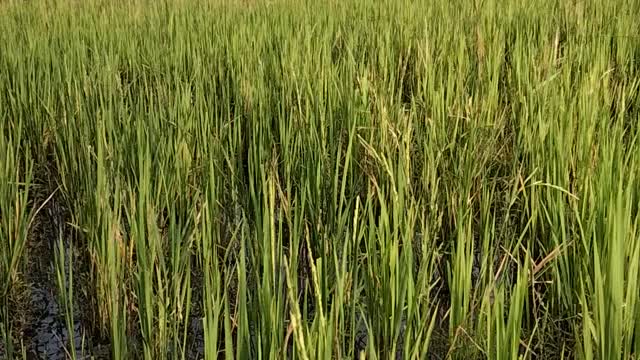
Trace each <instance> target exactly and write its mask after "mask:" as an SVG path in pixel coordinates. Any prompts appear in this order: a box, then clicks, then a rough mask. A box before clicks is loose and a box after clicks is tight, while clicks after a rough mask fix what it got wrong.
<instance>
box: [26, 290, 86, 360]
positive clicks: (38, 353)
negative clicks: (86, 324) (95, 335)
mask: <svg viewBox="0 0 640 360" xmlns="http://www.w3.org/2000/svg"><path fill="white" fill-rule="evenodd" d="M31 306H32V309H33V311H34V315H35V316H36V319H37V320H36V322H35V323H34V324H33V326H32V329H30V331H31V344H30V346H29V349H28V353H29V354H30V355H32V356H34V357H35V358H39V359H52V360H56V359H60V360H62V359H66V358H67V356H68V355H69V354H70V353H71V346H73V347H74V348H75V351H76V354H79V355H81V354H83V353H84V351H83V347H82V345H83V335H82V324H81V323H80V321H77V320H76V321H75V322H74V324H73V329H72V330H73V332H72V333H69V331H68V330H67V327H66V325H65V321H64V313H63V312H62V311H61V309H60V307H59V305H58V301H57V298H56V297H55V296H54V294H53V293H52V292H51V291H50V290H49V289H44V288H42V287H33V288H32V289H31Z"/></svg>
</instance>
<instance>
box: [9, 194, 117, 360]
mask: <svg viewBox="0 0 640 360" xmlns="http://www.w3.org/2000/svg"><path fill="white" fill-rule="evenodd" d="M64 219H65V211H64V209H63V208H62V206H60V202H59V201H58V199H56V198H52V199H50V200H49V201H47V202H46V203H44V207H43V208H42V210H41V211H40V212H39V213H38V214H37V215H36V218H35V221H34V226H33V227H32V229H31V234H30V238H29V244H28V247H27V252H26V254H28V268H27V272H26V273H25V280H26V282H27V292H28V294H29V297H28V303H26V304H22V305H23V306H24V307H23V308H22V309H17V310H18V311H22V312H23V314H24V317H25V319H27V320H28V322H27V323H26V324H24V325H23V327H22V329H21V331H20V332H21V334H22V341H23V343H24V345H25V348H26V354H27V358H28V359H50V360H58V359H67V358H70V357H71V354H72V353H73V351H74V350H75V354H76V356H77V358H78V359H85V358H94V359H107V358H108V351H105V349H108V347H105V346H104V344H100V343H99V342H98V341H95V340H94V339H92V337H91V336H90V331H88V329H89V327H88V326H86V321H83V320H84V319H85V318H86V317H84V316H83V310H85V309H82V308H81V306H79V303H81V302H82V297H81V296H77V294H80V293H81V291H80V288H79V286H78V284H76V283H75V282H76V281H74V289H73V292H74V299H73V304H72V306H73V318H74V321H73V324H72V328H71V329H68V326H67V324H66V321H65V309H64V306H63V305H62V304H61V297H60V295H61V294H60V290H59V288H58V283H57V280H56V271H55V250H56V247H57V244H58V241H60V240H61V241H62V242H63V247H64V249H65V254H64V257H65V261H64V263H65V273H66V274H68V273H69V266H72V267H73V271H74V274H73V276H74V280H76V278H80V277H81V275H82V274H81V273H76V272H77V271H78V269H82V266H80V264H79V263H78V262H79V259H80V250H79V249H78V248H76V247H75V246H74V245H73V241H72V239H73V238H72V236H73V234H72V231H71V230H70V229H69V228H68V226H66V225H65V221H64ZM67 286H68V285H67ZM68 290H69V289H68V287H67V288H66V289H65V291H68Z"/></svg>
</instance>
